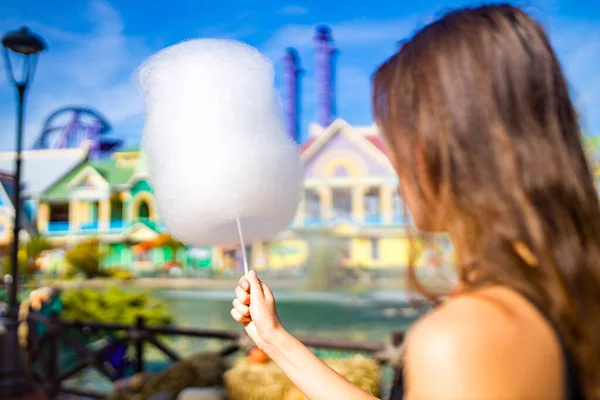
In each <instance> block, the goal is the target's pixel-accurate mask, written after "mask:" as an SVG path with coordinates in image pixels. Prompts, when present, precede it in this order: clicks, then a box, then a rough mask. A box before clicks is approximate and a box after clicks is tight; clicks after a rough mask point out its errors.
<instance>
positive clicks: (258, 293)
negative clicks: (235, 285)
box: [247, 270, 264, 299]
mask: <svg viewBox="0 0 600 400" xmlns="http://www.w3.org/2000/svg"><path fill="white" fill-rule="evenodd" d="M247 278H248V282H249V283H250V297H251V298H252V299H254V298H257V299H261V298H264V293H263V291H262V285H261V282H260V279H258V276H257V275H256V271H254V270H252V271H250V272H249V273H248V277H247Z"/></svg>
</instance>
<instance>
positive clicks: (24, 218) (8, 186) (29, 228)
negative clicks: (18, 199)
mask: <svg viewBox="0 0 600 400" xmlns="http://www.w3.org/2000/svg"><path fill="white" fill-rule="evenodd" d="M14 183H15V180H14V176H12V175H10V174H6V173H0V207H1V208H2V209H4V210H6V213H7V215H9V216H10V218H11V219H13V220H14V216H15V207H14V205H13V201H12V199H13V197H14V195H15V192H14V191H15V184H14ZM19 220H20V225H21V229H22V230H23V229H24V230H25V231H26V232H27V233H28V234H29V236H37V234H38V231H37V227H36V224H35V222H34V221H33V220H32V219H31V217H30V214H29V213H27V210H26V203H25V202H22V207H21V213H20V214H19Z"/></svg>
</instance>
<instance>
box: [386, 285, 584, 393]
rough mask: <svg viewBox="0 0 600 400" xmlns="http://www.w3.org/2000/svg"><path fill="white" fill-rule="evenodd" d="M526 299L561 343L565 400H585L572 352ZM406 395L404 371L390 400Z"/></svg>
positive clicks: (542, 313)
mask: <svg viewBox="0 0 600 400" xmlns="http://www.w3.org/2000/svg"><path fill="white" fill-rule="evenodd" d="M524 298H525V299H526V300H527V301H529V302H530V303H531V304H533V305H534V306H535V308H536V309H537V310H538V312H539V313H540V314H541V315H542V316H543V317H544V319H546V321H548V323H549V324H550V326H551V327H552V329H553V330H554V332H555V335H556V337H557V339H558V342H559V345H560V348H561V353H562V359H563V365H564V378H563V379H564V385H565V386H564V387H565V393H564V399H565V400H582V399H585V395H584V392H583V388H582V387H581V383H580V380H579V373H578V372H577V367H576V364H575V360H574V358H573V356H572V355H571V353H570V351H569V350H568V349H567V347H566V346H565V344H564V342H563V340H562V338H561V337H560V336H558V331H557V330H556V327H555V325H554V324H553V323H552V320H550V318H548V315H547V314H546V313H545V312H544V310H543V309H542V308H541V307H539V306H538V305H537V304H536V302H534V301H531V299H529V298H528V297H527V296H524ZM432 383H433V382H432ZM404 393H405V387H404V376H403V374H402V371H399V372H398V374H397V379H396V382H394V386H393V387H392V394H391V395H390V400H402V399H403V398H404Z"/></svg>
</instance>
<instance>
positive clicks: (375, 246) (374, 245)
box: [371, 238, 379, 260]
mask: <svg viewBox="0 0 600 400" xmlns="http://www.w3.org/2000/svg"><path fill="white" fill-rule="evenodd" d="M378 259H379V239H376V238H371V260H378Z"/></svg>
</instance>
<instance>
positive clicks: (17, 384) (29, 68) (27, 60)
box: [0, 27, 46, 398]
mask: <svg viewBox="0 0 600 400" xmlns="http://www.w3.org/2000/svg"><path fill="white" fill-rule="evenodd" d="M2 46H3V47H4V63H5V66H6V70H7V72H8V79H9V80H10V81H11V82H12V83H13V85H14V86H15V88H16V89H17V99H18V101H17V148H16V157H15V158H16V160H15V180H14V198H13V205H14V208H15V221H14V224H13V242H12V253H11V275H12V279H10V280H9V283H10V296H9V303H8V310H7V312H6V315H3V316H2V320H1V322H2V324H3V325H4V326H5V329H6V330H5V333H4V336H3V337H2V339H0V340H1V347H0V348H1V350H2V353H0V398H11V397H17V396H20V395H21V394H22V391H23V389H24V383H25V378H24V373H23V370H22V364H21V353H20V348H19V336H18V332H17V328H18V326H19V303H18V300H17V293H18V288H19V258H18V256H19V231H20V222H21V221H20V218H21V148H22V142H23V114H24V104H25V95H26V93H27V89H28V87H29V84H30V83H31V81H32V80H33V75H34V73H35V67H36V63H37V55H38V53H40V52H41V51H43V50H44V49H45V48H46V45H45V43H44V41H43V39H42V38H41V37H40V36H38V35H36V34H34V33H32V32H31V31H30V30H29V29H28V28H26V27H22V28H21V29H19V30H17V31H13V32H9V33H7V34H6V35H4V37H3V38H2ZM11 52H12V53H16V54H17V55H19V56H20V57H22V58H23V71H22V73H21V77H20V78H17V77H16V76H15V74H14V71H13V66H12V63H11V57H10V53H11Z"/></svg>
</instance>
